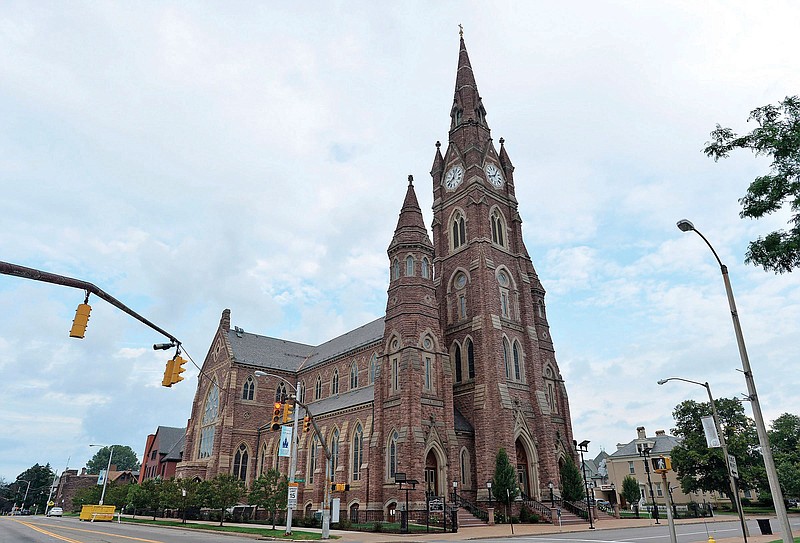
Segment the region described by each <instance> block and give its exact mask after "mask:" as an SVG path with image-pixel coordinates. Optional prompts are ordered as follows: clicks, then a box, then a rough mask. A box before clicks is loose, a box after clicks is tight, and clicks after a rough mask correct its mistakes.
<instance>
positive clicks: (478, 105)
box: [450, 30, 489, 130]
mask: <svg viewBox="0 0 800 543" xmlns="http://www.w3.org/2000/svg"><path fill="white" fill-rule="evenodd" d="M459 34H460V35H461V37H460V40H459V50H458V70H457V71H456V88H455V96H454V97H453V108H452V109H451V110H450V117H451V119H452V122H451V123H450V129H451V130H453V129H455V128H457V127H459V126H461V125H463V124H472V123H476V124H479V125H482V126H484V127H486V128H489V125H487V124H486V110H485V109H484V108H483V103H482V101H481V97H480V95H479V94H478V85H477V84H476V83H475V74H474V73H472V65H471V64H470V62H469V54H468V53H467V46H466V45H465V44H464V32H463V30H461V31H459Z"/></svg>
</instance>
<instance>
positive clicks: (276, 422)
mask: <svg viewBox="0 0 800 543" xmlns="http://www.w3.org/2000/svg"><path fill="white" fill-rule="evenodd" d="M282 411H283V404H282V403H281V402H275V405H274V406H272V424H271V425H270V430H272V431H273V432H277V431H278V430H280V429H281V412H282Z"/></svg>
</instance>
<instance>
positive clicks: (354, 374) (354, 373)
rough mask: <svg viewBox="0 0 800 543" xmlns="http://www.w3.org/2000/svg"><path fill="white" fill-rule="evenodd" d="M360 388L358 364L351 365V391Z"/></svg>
mask: <svg viewBox="0 0 800 543" xmlns="http://www.w3.org/2000/svg"><path fill="white" fill-rule="evenodd" d="M355 388H358V363H356V362H353V363H352V364H351V365H350V390H353V389H355Z"/></svg>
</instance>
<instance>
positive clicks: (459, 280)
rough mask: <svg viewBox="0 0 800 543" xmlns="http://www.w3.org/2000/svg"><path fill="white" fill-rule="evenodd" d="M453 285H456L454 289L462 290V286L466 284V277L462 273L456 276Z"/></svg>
mask: <svg viewBox="0 0 800 543" xmlns="http://www.w3.org/2000/svg"><path fill="white" fill-rule="evenodd" d="M454 283H455V285H456V288H464V286H465V285H466V284H467V276H466V275H464V274H463V273H459V274H458V275H456V280H455V281H454Z"/></svg>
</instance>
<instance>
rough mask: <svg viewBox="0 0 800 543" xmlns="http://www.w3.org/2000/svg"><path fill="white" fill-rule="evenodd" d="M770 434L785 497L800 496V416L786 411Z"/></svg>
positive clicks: (771, 427) (775, 421)
mask: <svg viewBox="0 0 800 543" xmlns="http://www.w3.org/2000/svg"><path fill="white" fill-rule="evenodd" d="M768 434H769V442H770V447H771V448H772V455H773V457H774V458H775V467H776V469H777V471H778V481H779V482H780V485H781V488H782V489H783V493H784V497H786V498H800V417H798V416H797V415H791V414H789V413H784V414H783V415H781V416H780V417H778V418H777V419H775V420H774V421H772V424H771V425H770V430H769V432H768Z"/></svg>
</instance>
